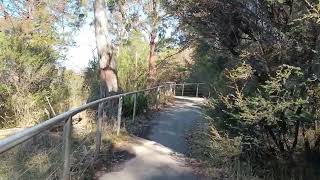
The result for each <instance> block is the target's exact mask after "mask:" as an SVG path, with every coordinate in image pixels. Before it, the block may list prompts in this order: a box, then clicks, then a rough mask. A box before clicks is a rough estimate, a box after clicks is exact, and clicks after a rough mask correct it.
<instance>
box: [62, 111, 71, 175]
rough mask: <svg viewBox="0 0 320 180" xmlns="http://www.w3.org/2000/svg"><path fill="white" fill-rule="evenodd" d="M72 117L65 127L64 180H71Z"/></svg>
mask: <svg viewBox="0 0 320 180" xmlns="http://www.w3.org/2000/svg"><path fill="white" fill-rule="evenodd" d="M71 131H72V117H69V118H68V119H67V120H66V122H65V124H64V127H63V145H64V149H63V174H62V179H63V180H69V179H70V148H71Z"/></svg>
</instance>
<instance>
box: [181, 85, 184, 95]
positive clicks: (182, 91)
mask: <svg viewBox="0 0 320 180" xmlns="http://www.w3.org/2000/svg"><path fill="white" fill-rule="evenodd" d="M183 93H184V83H183V84H182V90H181V96H183Z"/></svg>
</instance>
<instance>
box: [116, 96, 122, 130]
mask: <svg viewBox="0 0 320 180" xmlns="http://www.w3.org/2000/svg"><path fill="white" fill-rule="evenodd" d="M122 98H123V97H122V96H120V97H119V104H118V118H117V121H118V123H117V136H118V135H119V134H120V128H121V114H122Z"/></svg>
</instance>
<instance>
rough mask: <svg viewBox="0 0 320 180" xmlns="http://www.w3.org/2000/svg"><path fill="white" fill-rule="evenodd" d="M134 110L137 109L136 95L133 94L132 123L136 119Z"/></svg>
mask: <svg viewBox="0 0 320 180" xmlns="http://www.w3.org/2000/svg"><path fill="white" fill-rule="evenodd" d="M136 108H137V93H134V94H133V114H132V121H133V122H134V118H135V117H136Z"/></svg>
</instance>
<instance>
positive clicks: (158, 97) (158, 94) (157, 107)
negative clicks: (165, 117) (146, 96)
mask: <svg viewBox="0 0 320 180" xmlns="http://www.w3.org/2000/svg"><path fill="white" fill-rule="evenodd" d="M159 101H160V87H158V88H157V99H156V109H159Z"/></svg>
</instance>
